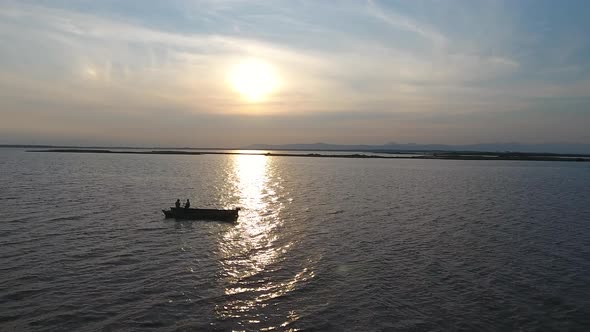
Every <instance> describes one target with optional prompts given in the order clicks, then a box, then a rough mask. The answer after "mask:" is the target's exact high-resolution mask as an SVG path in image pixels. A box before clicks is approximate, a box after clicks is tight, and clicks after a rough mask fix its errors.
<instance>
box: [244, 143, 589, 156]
mask: <svg viewBox="0 0 590 332" xmlns="http://www.w3.org/2000/svg"><path fill="white" fill-rule="evenodd" d="M242 149H252V150H316V151H387V152H396V151H399V152H411V151H481V152H506V151H510V152H532V153H564V154H567V153H573V154H590V144H576V143H545V144H522V143H484V144H467V145H446V144H414V143H404V144H399V143H388V144H383V145H341V144H327V143H314V144H280V145H271V144H253V145H249V146H246V147H243V148H242Z"/></svg>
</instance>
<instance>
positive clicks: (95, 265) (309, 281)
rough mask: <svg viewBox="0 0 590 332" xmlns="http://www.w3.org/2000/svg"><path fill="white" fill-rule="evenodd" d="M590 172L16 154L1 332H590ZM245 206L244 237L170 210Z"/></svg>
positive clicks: (5, 152) (582, 167)
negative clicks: (171, 216)
mask: <svg viewBox="0 0 590 332" xmlns="http://www.w3.org/2000/svg"><path fill="white" fill-rule="evenodd" d="M589 188H590V165H589V164H586V163H566V162H521V161H512V162H509V161H504V162H502V161H448V160H368V159H330V158H289V157H266V156H248V155H201V156H180V155H178V156H172V155H170V156H168V155H104V154H102V155H101V154H96V155H94V154H57V153H27V152H24V151H23V150H19V149H1V150H0V207H1V211H2V213H1V215H0V247H1V248H2V250H1V252H0V330H3V331H4V330H6V331H11V330H19V331H25V330H33V331H56V330H62V331H63V330H75V331H95V330H125V331H146V330H157V331H191V330H195V331H208V330H219V331H229V330H277V331H284V330H293V331H295V330H307V331H327V330H334V331H359V330H362V331H388V330H395V331H403V330H412V331H430V330H453V331H455V330H480V331H481V330H494V331H498V330H524V331H530V330H588V328H589V327H590V318H589V317H590V297H589V294H590V259H589V257H590V246H589V244H590V204H589V202H590V190H589ZM177 198H180V199H181V200H184V199H186V198H191V202H192V205H193V206H202V207H220V208H229V207H233V206H241V207H242V211H241V215H240V218H239V223H238V224H235V225H233V224H225V223H218V222H204V221H196V222H176V221H173V220H165V219H164V218H163V214H162V212H161V211H160V210H161V209H163V208H166V207H169V206H170V205H172V204H173V203H174V201H175V200H176V199H177Z"/></svg>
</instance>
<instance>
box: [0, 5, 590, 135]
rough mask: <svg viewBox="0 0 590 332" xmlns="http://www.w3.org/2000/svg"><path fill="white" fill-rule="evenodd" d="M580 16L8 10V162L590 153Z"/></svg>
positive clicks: (4, 80)
mask: <svg viewBox="0 0 590 332" xmlns="http://www.w3.org/2000/svg"><path fill="white" fill-rule="evenodd" d="M588 17H590V1H586V0H579V1H576V0H564V1H554V0H506V1H486V0H473V1H471V0H460V1H459V0H457V1H450V0H449V1H444V0H429V1H425V0H407V1H401V0H400V1H385V0H366V1H362V0H350V1H338V0H334V1H321V0H315V1H311V0H285V1H279V0H276V1H275V0H273V1H270V0H269V1H265V0H263V1H251V0H202V1H197V0H193V1H188V0H171V1H150V0H127V1H118V0H102V1H94V0H79V1H65V0H52V1H27V0H18V1H10V0H0V144H72V145H132V146H163V147H164V146H192V147H239V146H246V145H249V144H255V143H263V144H286V143H314V142H326V143H336V144H384V143H387V142H398V143H409V142H413V143H441V144H476V143H500V142H521V143H547V142H570V143H590V130H589V127H590V34H588V31H590V20H589V19H588Z"/></svg>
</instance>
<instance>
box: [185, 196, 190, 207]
mask: <svg viewBox="0 0 590 332" xmlns="http://www.w3.org/2000/svg"><path fill="white" fill-rule="evenodd" d="M190 207H191V202H190V201H189V200H188V198H187V199H186V203H184V208H185V209H188V208H190Z"/></svg>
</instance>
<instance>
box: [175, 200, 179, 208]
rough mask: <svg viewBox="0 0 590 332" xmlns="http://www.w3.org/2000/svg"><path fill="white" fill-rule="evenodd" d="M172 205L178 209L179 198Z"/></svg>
mask: <svg viewBox="0 0 590 332" xmlns="http://www.w3.org/2000/svg"><path fill="white" fill-rule="evenodd" d="M174 205H175V206H176V208H177V209H178V208H179V207H180V199H177V200H176V203H174Z"/></svg>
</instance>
